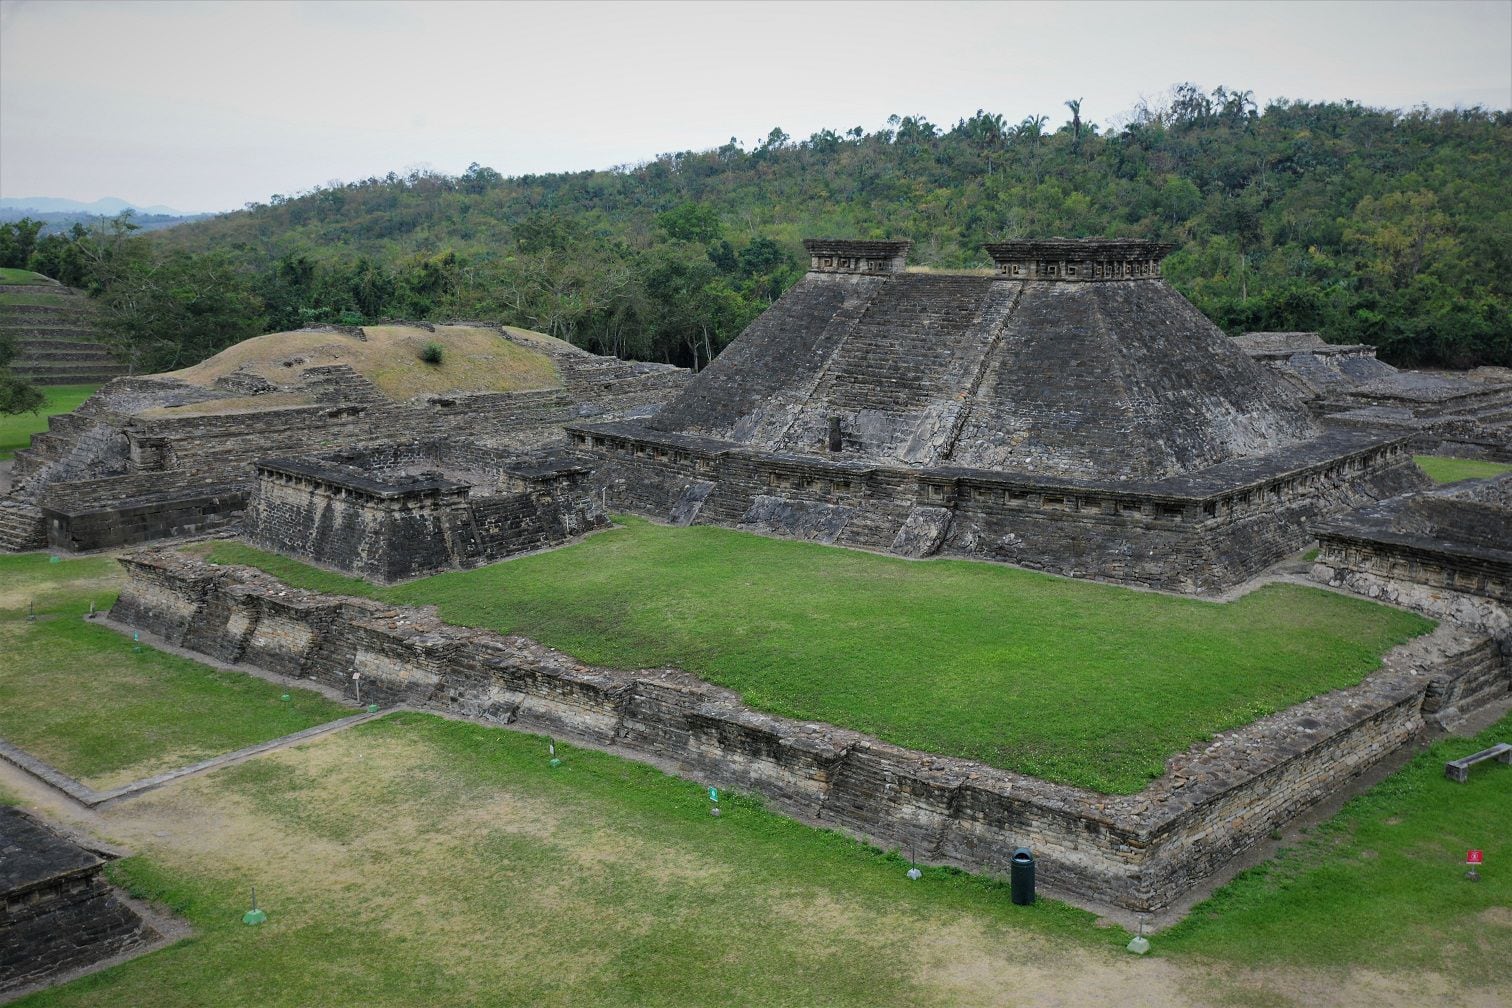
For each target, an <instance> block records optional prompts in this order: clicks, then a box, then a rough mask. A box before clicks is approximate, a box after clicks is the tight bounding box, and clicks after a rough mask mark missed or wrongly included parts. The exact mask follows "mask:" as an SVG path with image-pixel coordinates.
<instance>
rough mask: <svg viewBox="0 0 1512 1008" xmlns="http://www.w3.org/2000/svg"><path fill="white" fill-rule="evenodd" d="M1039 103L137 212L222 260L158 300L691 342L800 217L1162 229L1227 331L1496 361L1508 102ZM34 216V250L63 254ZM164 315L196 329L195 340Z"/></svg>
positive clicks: (1451, 361)
mask: <svg viewBox="0 0 1512 1008" xmlns="http://www.w3.org/2000/svg"><path fill="white" fill-rule="evenodd" d="M1056 111H1057V113H1058V114H1061V113H1064V115H1065V119H1064V123H1063V124H1062V125H1059V126H1056V125H1054V122H1053V120H1052V119H1051V118H1050V117H1049V116H1047V115H1035V116H1030V117H1027V118H1025V119H1024V120H1022V121H1020V122H1019V123H1017V124H1012V123H1009V122H1007V121H1006V120H1005V119H1004V117H1003V116H1001V115H999V114H996V113H992V112H988V111H985V110H979V111H978V112H977V113H976V114H975V115H974V116H972V117H971V118H968V119H963V120H961V121H959V122H957V123H956V124H955V125H954V126H951V127H942V126H940V125H937V124H935V123H932V122H930V121H928V119H927V118H925V117H924V116H921V115H897V116H893V117H892V118H891V119H890V120H889V121H888V125H887V127H886V128H884V129H882V130H878V131H876V132H872V133H867V132H865V131H864V130H862V129H861V128H860V127H855V128H851V129H846V130H843V131H837V130H833V129H825V130H821V131H820V132H818V133H815V134H813V135H812V136H810V137H809V138H807V139H805V140H795V139H794V138H793V137H791V136H789V135H788V133H786V132H785V131H784V130H783V129H781V128H780V127H774V128H773V129H772V130H771V131H770V132H769V133H768V134H767V136H766V137H765V139H763V140H762V141H761V142H760V143H758V144H757V145H756V146H755V147H754V148H753V149H752V150H749V151H747V150H745V149H743V147H742V145H741V144H740V143H739V142H737V141H736V140H734V139H732V140H731V141H730V142H729V143H727V144H724V145H721V146H720V147H718V148H716V149H713V150H708V151H696V152H695V151H686V152H680V153H672V154H665V155H662V156H660V157H658V158H656V159H654V160H652V161H650V162H648V163H646V164H641V165H636V166H621V167H618V168H614V169H609V170H604V171H584V172H566V173H557V174H550V175H529V176H522V177H519V178H505V177H503V176H502V175H500V174H499V173H498V172H496V171H494V170H492V169H489V168H485V167H481V166H479V165H477V164H474V165H471V166H469V168H468V170H467V171H466V172H465V173H463V174H462V175H461V176H457V177H452V176H446V175H440V174H435V173H430V172H412V173H410V174H408V175H404V176H400V175H397V174H389V175H387V176H385V177H383V178H370V179H364V180H361V181H357V182H352V183H348V184H342V185H331V186H326V187H317V188H315V189H312V190H310V191H309V192H305V193H301V194H298V195H293V196H283V195H280V196H275V197H273V198H272V199H271V200H270V201H269V202H268V203H266V204H249V205H248V206H247V207H246V209H244V210H241V211H237V212H235V213H231V214H225V215H221V216H219V217H216V218H212V219H208V220H204V221H199V222H194V223H190V224H185V225H181V226H179V227H176V228H172V229H170V230H167V231H162V232H154V233H153V234H152V235H150V236H148V237H146V238H145V239H142V241H143V248H144V250H145V251H144V252H143V253H142V255H143V257H144V258H143V261H146V260H149V259H150V260H151V261H152V262H154V263H156V264H157V265H156V267H155V268H156V269H158V270H159V271H163V270H166V271H168V273H170V274H173V273H175V271H178V272H179V273H182V272H183V271H190V270H199V271H200V272H199V273H197V274H196V275H197V276H199V277H200V278H201V279H207V278H210V277H215V278H219V281H220V282H227V283H234V284H238V285H240V286H238V287H237V288H236V291H235V293H234V295H232V296H228V297H227V298H226V299H224V300H223V301H222V302H221V303H220V304H219V305H217V306H216V307H214V308H209V307H206V308H205V312H204V314H203V315H196V314H195V309H194V308H192V307H191V306H194V305H199V304H201V302H199V301H196V300H195V298H194V297H192V296H187V292H188V291H190V290H191V289H193V288H194V285H193V284H192V283H190V282H189V281H188V280H187V279H185V280H184V282H183V283H179V284H172V285H166V286H165V285H162V284H160V285H159V287H160V288H162V289H170V288H171V289H172V290H173V291H175V292H176V293H175V294H174V296H175V297H176V298H178V299H179V301H180V307H179V308H177V309H175V312H178V313H179V314H177V315H175V314H174V313H173V312H169V313H165V314H164V316H163V319H171V318H181V317H185V313H187V318H189V319H190V320H195V319H202V318H209V319H220V320H221V321H223V322H224V321H225V320H226V319H227V318H228V315H229V314H234V313H235V312H238V311H242V310H246V311H248V312H250V313H251V314H252V316H255V318H256V324H257V325H261V326H264V327H266V328H269V329H279V328H292V327H295V326H298V325H300V324H304V323H307V322H316V321H362V320H367V319H376V318H382V317H396V318H398V317H407V318H418V317H453V318H472V319H479V320H495V321H501V322H507V323H511V324H518V325H523V326H528V327H531V328H536V329H541V330H543V331H546V332H549V333H552V334H553V335H557V336H561V337H563V338H566V339H570V340H572V341H574V342H576V343H579V344H581V345H583V346H586V347H589V348H591V349H594V350H597V351H601V352H608V353H616V354H620V355H624V356H631V357H639V358H645V359H655V360H669V361H673V362H676V363H682V364H687V365H695V366H698V365H702V364H703V363H705V362H707V361H708V360H709V359H710V357H711V356H713V355H714V354H717V353H718V352H719V350H720V349H721V348H722V347H723V346H724V345H725V344H727V343H728V342H729V341H730V340H731V339H733V338H734V337H735V336H736V335H737V334H738V333H739V332H740V330H741V329H742V328H743V327H744V326H745V325H746V324H747V323H748V322H749V321H750V320H751V319H752V318H754V317H755V316H756V315H757V314H759V313H760V312H761V311H762V310H763V309H764V308H765V307H766V306H767V305H768V304H770V302H771V301H772V300H773V299H774V298H776V297H777V296H779V295H780V293H781V292H782V290H784V289H785V288H786V287H787V286H788V285H789V284H791V283H792V282H794V281H795V280H796V279H797V278H798V277H799V276H800V275H801V273H802V270H803V268H804V262H805V260H804V258H803V255H802V250H801V245H800V239H802V238H804V237H857V238H884V237H896V238H911V239H913V240H914V242H915V245H914V249H913V252H912V261H913V262H914V263H916V264H919V265H923V266H930V267H935V268H965V267H978V266H985V265H987V261H986V259H985V257H984V255H983V253H982V252H981V250H980V245H981V244H982V243H983V242H987V241H996V240H1002V239H1006V238H1019V237H1052V236H1066V237H1088V236H1109V237H1131V238H1148V239H1157V240H1163V241H1170V242H1173V243H1175V244H1176V245H1177V246H1178V250H1177V251H1176V252H1175V253H1174V254H1173V255H1172V256H1171V257H1170V258H1169V259H1168V260H1167V263H1166V277H1167V279H1168V280H1169V281H1170V282H1171V283H1172V284H1173V285H1175V286H1176V288H1177V289H1179V290H1180V291H1181V292H1182V293H1183V294H1185V295H1186V296H1187V297H1189V298H1191V299H1192V300H1193V301H1194V302H1195V303H1196V304H1197V306H1198V307H1199V308H1201V309H1202V310H1203V311H1204V312H1205V313H1207V315H1208V316H1209V317H1210V318H1212V319H1213V320H1214V321H1215V322H1216V323H1217V324H1218V325H1219V326H1221V327H1222V328H1224V329H1225V330H1227V331H1229V332H1240V331H1243V330H1248V329H1305V330H1318V331H1321V332H1322V333H1323V334H1324V336H1325V337H1326V338H1328V339H1330V340H1333V341H1335V342H1366V343H1372V344H1374V345H1376V346H1377V347H1379V348H1380V351H1381V356H1382V357H1383V358H1384V359H1386V360H1389V361H1392V362H1393V363H1397V364H1403V365H1413V364H1433V365H1446V366H1470V365H1475V364H1481V363H1493V364H1504V365H1506V364H1512V315H1509V307H1508V305H1509V292H1512V291H1509V288H1512V269H1509V267H1512V203H1509V201H1508V197H1507V195H1506V194H1507V189H1506V186H1505V179H1506V178H1508V177H1512V116H1509V114H1508V113H1507V112H1492V111H1486V110H1483V109H1479V108H1476V109H1467V110H1453V111H1443V110H1431V109H1427V108H1419V109H1415V110H1411V111H1407V112H1398V111H1389V110H1380V109H1371V108H1366V107H1363V106H1360V105H1357V104H1355V103H1353V102H1342V103H1339V102H1327V103H1309V102H1301V101H1285V100H1282V101H1276V102H1273V103H1271V104H1269V105H1267V106H1266V107H1265V108H1263V109H1262V108H1258V107H1257V106H1256V103H1255V100H1254V98H1253V96H1252V94H1251V93H1250V92H1248V91H1242V90H1231V89H1228V88H1225V87H1219V88H1216V89H1214V90H1212V91H1206V90H1204V89H1202V88H1200V87H1197V86H1196V85H1193V84H1183V85H1179V86H1178V87H1176V88H1174V89H1173V90H1172V91H1171V93H1170V94H1169V95H1167V96H1166V97H1165V98H1164V99H1163V100H1161V101H1158V102H1154V103H1151V102H1142V103H1141V104H1140V105H1139V106H1138V107H1136V108H1135V110H1134V111H1133V112H1132V113H1130V114H1129V115H1127V116H1126V117H1125V119H1126V121H1123V122H1122V123H1120V124H1119V125H1118V126H1115V127H1104V126H1101V125H1099V124H1098V123H1096V122H1093V121H1090V119H1089V118H1088V114H1089V113H1090V112H1091V110H1089V109H1087V108H1085V107H1084V105H1083V102H1082V100H1081V99H1080V98H1068V99H1067V101H1066V102H1065V103H1064V106H1063V107H1062V108H1060V109H1058V110H1056ZM1058 117H1059V116H1058ZM53 237H56V236H49V237H44V238H42V239H40V240H39V241H38V242H37V247H36V250H35V251H34V252H33V253H32V259H31V261H32V262H33V263H44V262H47V263H51V262H53V261H54V259H48V258H47V256H54V258H55V259H56V258H61V257H63V252H62V251H59V250H53V251H49V247H48V246H47V243H48V242H49V241H51V240H52V239H53ZM61 240H64V241H66V240H67V239H66V236H65V237H64V238H63V239H61ZM3 248H4V245H3V242H0V249H3ZM204 256H211V257H214V258H213V260H207V262H206V263H205V264H199V260H200V258H201V257H204ZM43 272H47V270H46V269H44V270H43ZM181 279H182V278H181ZM97 286H98V285H97ZM181 294H184V295H186V297H187V300H186V297H180V295H181ZM143 324H144V325H148V326H154V325H158V324H160V323H159V320H157V319H149V320H144V322H143ZM186 324H187V323H186ZM194 324H200V323H199V322H195V323H194ZM249 324H250V323H249ZM243 328H244V327H243ZM239 331H242V329H239V328H237V327H235V326H228V327H227V328H225V329H224V330H222V332H223V335H222V336H221V337H220V338H226V339H229V337H230V335H231V334H232V333H233V332H239ZM141 335H142V337H143V338H146V330H145V329H144V330H142V334H141ZM156 338H157V339H159V340H160V341H161V340H163V339H165V338H166V339H167V341H168V342H169V343H172V344H173V345H175V346H181V347H183V351H182V352H183V353H185V354H189V355H193V354H196V353H199V352H201V350H203V349H209V342H213V340H209V341H208V342H207V341H206V339H205V338H204V337H202V336H199V335H196V336H193V337H191V338H187V339H179V338H178V337H176V336H175V337H164V336H162V334H161V333H160V334H159V335H158V336H157V337H156Z"/></svg>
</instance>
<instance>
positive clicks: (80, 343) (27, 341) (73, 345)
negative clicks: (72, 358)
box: [14, 330, 110, 356]
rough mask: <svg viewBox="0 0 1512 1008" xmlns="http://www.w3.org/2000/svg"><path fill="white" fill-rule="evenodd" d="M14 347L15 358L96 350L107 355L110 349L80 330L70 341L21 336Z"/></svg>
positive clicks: (86, 331)
mask: <svg viewBox="0 0 1512 1008" xmlns="http://www.w3.org/2000/svg"><path fill="white" fill-rule="evenodd" d="M80 337H83V338H80ZM14 345H15V347H16V355H17V356H24V355H26V354H49V353H68V352H86V353H87V352H93V351H96V350H102V351H104V352H105V353H109V352H110V347H108V346H106V345H105V344H104V343H100V342H98V341H96V340H92V339H89V338H88V330H80V331H79V332H78V333H77V334H75V335H73V338H70V339H50V338H40V339H39V338H37V337H34V336H23V337H20V338H18V339H16V340H15V341H14Z"/></svg>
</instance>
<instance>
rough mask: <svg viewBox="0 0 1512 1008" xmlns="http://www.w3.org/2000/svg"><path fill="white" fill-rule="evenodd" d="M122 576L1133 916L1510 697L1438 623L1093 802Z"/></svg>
mask: <svg viewBox="0 0 1512 1008" xmlns="http://www.w3.org/2000/svg"><path fill="white" fill-rule="evenodd" d="M123 563H124V564H125V566H126V568H127V570H128V572H129V575H130V577H129V580H128V584H127V586H126V589H125V591H124V592H123V593H122V595H121V597H120V600H119V602H118V603H117V605H116V607H115V609H114V610H113V613H112V614H113V616H114V617H115V618H116V619H118V620H120V621H121V622H124V623H127V624H129V625H132V626H136V627H140V628H142V629H145V630H149V631H152V632H154V633H156V634H159V635H160V636H162V637H164V638H165V639H167V640H168V641H170V642H172V643H175V644H179V645H182V646H184V647H186V648H189V649H191V650H197V651H200V652H201V653H204V654H207V655H210V656H212V657H214V658H216V659H218V660H221V661H228V662H236V661H240V662H245V663H248V664H252V665H255V666H258V667H261V668H265V669H269V670H272V671H276V672H281V673H284V674H288V675H295V676H305V677H309V678H311V679H314V680H317V681H320V682H323V683H325V684H327V685H331V686H336V687H340V688H347V687H349V686H350V683H351V674H352V672H353V671H354V670H355V671H357V672H360V673H361V676H362V690H363V696H364V697H365V698H373V699H376V700H379V701H381V702H386V703H391V702H405V703H409V704H413V705H416V706H419V707H423V708H430V709H435V710H438V711H445V712H450V713H456V714H461V715H465V716H469V717H474V718H478V719H481V720H484V721H491V722H495V723H498V724H513V725H517V726H518V727H520V728H522V729H528V730H534V731H543V732H551V733H553V734H556V735H558V736H562V737H568V738H575V739H579V740H583V741H586V742H590V743H593V744H596V745H601V746H612V747H614V748H615V749H616V750H618V751H621V752H623V753H625V754H626V755H629V756H631V757H639V758H646V759H650V760H653V761H655V762H657V763H660V764H662V765H669V766H671V767H672V768H673V769H675V770H676V771H677V772H679V773H682V774H685V775H687V776H689V777H693V778H696V779H699V780H702V781H706V782H708V783H710V784H714V785H718V786H723V787H734V788H739V789H743V790H748V791H752V792H755V793H758V794H761V795H763V796H765V797H766V798H767V799H768V800H769V801H771V802H772V804H773V805H775V806H776V807H778V808H780V809H782V810H784V811H785V812H788V813H790V814H794V815H797V816H801V817H804V818H807V819H810V820H816V821H818V822H820V823H821V824H828V825H831V826H834V827H836V828H840V829H843V830H846V831H848V832H850V833H853V834H856V835H859V836H861V837H863V838H866V839H868V840H870V841H872V842H875V843H878V844H881V845H883V846H887V847H905V848H910V849H912V850H913V851H914V852H915V853H916V855H917V857H918V858H919V859H920V860H922V861H929V862H941V863H951V864H956V865H960V866H963V867H965V868H967V869H970V870H973V871H981V872H989V873H1002V872H1003V871H1004V869H1005V866H1006V865H1007V861H1008V858H1009V856H1010V855H1011V853H1012V851H1013V850H1014V849H1015V848H1016V847H1018V846H1021V845H1028V846H1030V847H1032V848H1033V849H1034V851H1035V854H1036V857H1037V858H1038V861H1039V865H1040V869H1039V871H1040V879H1041V880H1042V882H1043V884H1044V885H1045V886H1046V887H1047V889H1048V890H1049V891H1051V892H1053V893H1055V894H1057V895H1060V896H1062V897H1064V898H1066V899H1069V900H1071V901H1072V902H1078V903H1083V904H1090V905H1108V904H1112V905H1116V906H1119V907H1124V908H1127V909H1130V910H1135V911H1140V912H1155V911H1159V910H1161V909H1162V908H1166V907H1169V906H1170V905H1171V904H1172V903H1174V902H1175V901H1177V900H1178V899H1179V898H1180V897H1181V896H1182V894H1183V893H1184V892H1186V891H1187V890H1188V889H1189V888H1190V887H1191V886H1192V885H1193V884H1194V883H1196V882H1197V881H1199V880H1200V879H1202V878H1204V877H1206V876H1208V875H1210V874H1212V873H1213V872H1215V871H1217V870H1219V869H1220V868H1222V867H1223V866H1224V865H1225V864H1227V863H1228V862H1229V861H1230V860H1231V859H1232V858H1233V857H1234V856H1235V855H1237V854H1239V853H1241V852H1242V851H1244V850H1245V849H1246V848H1248V847H1250V846H1251V845H1253V844H1254V843H1256V842H1257V841H1259V840H1260V839H1262V838H1263V837H1265V836H1266V835H1267V834H1268V833H1270V831H1271V830H1273V829H1275V828H1276V827H1277V826H1279V825H1280V824H1282V823H1284V822H1286V821H1287V820H1288V819H1290V818H1292V817H1293V816H1295V815H1297V814H1298V813H1300V812H1302V811H1304V810H1306V809H1308V808H1310V807H1311V806H1313V805H1315V804H1316V803H1317V802H1319V801H1321V800H1322V799H1324V798H1325V797H1327V796H1328V795H1330V794H1332V793H1334V792H1335V791H1337V790H1338V789H1339V788H1341V787H1343V786H1345V785H1346V784H1347V783H1348V782H1349V781H1350V779H1351V778H1353V777H1354V776H1356V775H1358V774H1360V773H1362V772H1364V771H1365V770H1367V769H1369V768H1370V767H1371V766H1373V765H1375V764H1376V763H1377V762H1379V761H1380V760H1381V759H1382V758H1384V757H1385V756H1387V755H1389V754H1390V753H1392V752H1394V751H1396V750H1397V749H1398V748H1399V747H1401V746H1402V745H1404V744H1406V743H1407V742H1408V741H1410V740H1411V739H1413V738H1414V737H1415V736H1416V735H1417V734H1418V733H1419V732H1420V731H1421V730H1422V728H1423V726H1424V721H1423V718H1424V707H1425V703H1426V702H1427V698H1428V696H1429V694H1430V693H1432V694H1433V695H1434V696H1435V697H1436V698H1440V699H1441V698H1442V697H1443V696H1445V695H1448V694H1456V695H1458V693H1457V690H1458V686H1457V684H1458V683H1460V682H1462V681H1464V682H1471V683H1474V684H1475V686H1474V691H1473V692H1474V697H1475V698H1476V699H1481V700H1484V699H1490V698H1493V697H1498V696H1502V695H1505V693H1506V692H1507V688H1508V670H1507V668H1506V666H1505V664H1504V662H1503V658H1502V655H1501V653H1500V651H1499V649H1498V648H1497V646H1496V644H1495V642H1494V641H1493V640H1491V639H1490V638H1487V637H1484V636H1479V635H1476V634H1473V633H1469V632H1467V631H1464V630H1462V629H1457V628H1454V627H1451V626H1449V625H1444V626H1440V627H1439V628H1438V629H1437V630H1435V631H1434V632H1433V633H1431V634H1429V635H1426V636H1424V637H1421V638H1418V639H1417V640H1415V641H1412V642H1410V643H1408V644H1406V645H1403V646H1401V647H1399V648H1396V649H1394V650H1393V651H1391V652H1390V653H1388V655H1387V656H1386V658H1385V660H1384V662H1383V666H1382V668H1381V669H1380V670H1378V671H1377V672H1375V673H1373V674H1372V675H1370V676H1369V677H1368V678H1367V679H1366V680H1365V681H1364V682H1362V683H1361V684H1360V685H1358V686H1355V687H1353V688H1350V689H1346V690H1339V691H1335V692H1332V693H1328V694H1325V695H1323V696H1320V697H1317V698H1315V699H1313V700H1310V701H1307V702H1306V703H1303V704H1299V705H1298V706H1296V707H1293V708H1290V709H1289V710H1286V711H1283V712H1281V713H1279V714H1276V715H1273V716H1271V717H1268V718H1265V719H1263V720H1261V721H1258V722H1256V723H1255V724H1252V725H1249V726H1247V727H1245V728H1242V729H1238V730H1235V731H1231V732H1224V733H1221V734H1219V735H1218V736H1216V737H1215V738H1214V739H1213V740H1212V741H1211V742H1209V743H1207V744H1205V745H1201V746H1198V747H1194V748H1193V749H1191V750H1189V751H1188V752H1185V753H1182V754H1179V755H1177V756H1175V757H1173V758H1172V759H1171V760H1170V761H1169V762H1168V765H1167V769H1168V772H1167V773H1166V775H1165V776H1163V777H1162V778H1161V779H1160V780H1158V781H1156V782H1154V783H1152V784H1151V785H1150V786H1149V787H1148V788H1146V789H1145V790H1144V791H1142V792H1140V793H1138V794H1135V795H1121V796H1109V795H1101V794H1096V793H1094V792H1090V791H1086V790H1082V789H1079V788H1074V787H1068V786H1064V785H1058V784H1052V783H1049V782H1046V781H1042V780H1038V779H1036V778H1032V777H1027V776H1024V775H1022V774H1016V773H1011V772H1008V771H1003V770H997V769H994V768H992V767H988V766H985V765H982V764H979V763H973V762H970V761H966V760H959V759H951V758H948V757H941V756H934V755H930V754H928V753H922V752H916V751H911V750H907V749H903V748H900V747H898V746H894V745H890V744H888V743H885V742H882V741H879V740H877V739H875V738H871V737H868V736H866V735H863V734H861V733H859V732H855V731H850V730H847V729H843V728H837V727H835V726H832V725H826V724H820V723H812V722H798V721H793V720H789V719H785V718H778V717H772V716H769V715H766V714H763V713H760V712H758V711H755V710H752V709H750V708H749V707H746V706H745V705H744V704H743V703H741V701H740V700H739V698H738V697H737V696H736V695H735V694H734V693H732V692H731V691H729V690H725V689H721V688H719V687H716V686H712V685H710V684H708V683H705V682H703V681H701V680H699V679H697V678H696V677H694V676H691V675H689V674H687V673H685V672H681V671H679V670H675V669H653V670H640V671H622V670H614V669H603V668H595V667H591V666H586V665H583V664H580V663H578V662H576V661H575V660H573V659H572V658H570V657H569V656H567V655H564V654H562V653H560V652H557V651H553V650H551V649H548V648H545V647H542V646H541V645H539V644H536V643H534V642H532V641H529V640H526V639H524V638H521V637H505V636H501V635H498V634H494V633H491V632H488V631H482V630H470V629H464V628H459V627H452V626H448V625H446V624H444V623H442V622H440V621H439V620H438V619H437V618H436V617H435V615H434V612H433V611H432V610H426V609H413V608H401V607H392V606H387V605H384V604H382V603H378V602H373V601H368V600H361V599H354V598H343V597H337V596H329V595H322V594H319V593H315V592H307V591H301V590H298V589H293V588H290V587H288V586H286V585H284V584H283V583H281V582H279V581H277V580H275V579H273V578H271V577H268V576H267V575H265V574H262V573H260V572H257V571H253V570H250V569H248V568H240V567H217V566H214V565H211V564H207V563H204V562H201V561H198V560H194V559H191V558H188V557H185V556H182V555H179V554H174V553H166V552H148V553H139V554H136V555H134V556H132V557H128V558H126V559H125V560H124V561H123ZM1488 684H1489V686H1488ZM1460 692H1462V691H1460ZM1467 698H1468V697H1467ZM1435 702H1440V700H1439V699H1436V700H1435Z"/></svg>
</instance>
